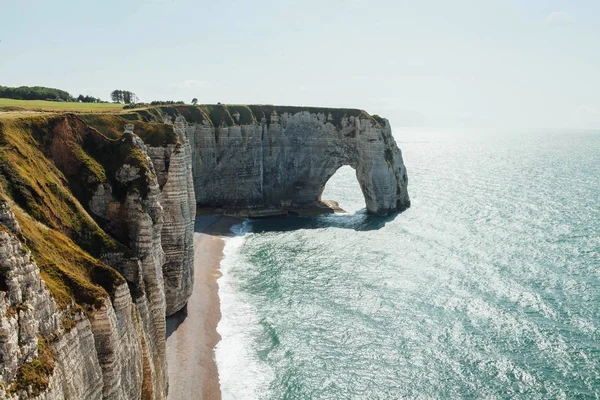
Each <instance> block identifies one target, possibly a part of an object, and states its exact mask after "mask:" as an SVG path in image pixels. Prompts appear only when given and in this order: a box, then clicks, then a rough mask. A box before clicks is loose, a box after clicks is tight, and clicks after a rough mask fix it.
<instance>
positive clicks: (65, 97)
mask: <svg viewBox="0 0 600 400" xmlns="http://www.w3.org/2000/svg"><path fill="white" fill-rule="evenodd" d="M0 97H3V98H6V99H15V100H52V101H74V99H73V97H72V96H71V95H70V94H69V93H68V92H65V91H64V90H60V89H54V88H48V87H44V86H19V87H7V86H0Z"/></svg>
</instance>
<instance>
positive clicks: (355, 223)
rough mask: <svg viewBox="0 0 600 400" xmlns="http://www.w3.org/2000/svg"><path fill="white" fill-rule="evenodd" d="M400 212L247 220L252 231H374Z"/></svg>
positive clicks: (359, 212)
mask: <svg viewBox="0 0 600 400" xmlns="http://www.w3.org/2000/svg"><path fill="white" fill-rule="evenodd" d="M398 214H400V212H397V213H394V214H389V215H386V216H378V215H371V214H368V213H367V209H366V208H364V209H362V210H359V211H357V212H356V213H354V214H326V215H319V216H316V217H305V216H292V215H288V216H281V217H268V218H255V219H250V220H249V224H250V226H249V228H250V231H252V232H257V233H258V232H288V231H293V230H296V229H321V228H340V229H352V230H355V231H375V230H378V229H381V228H383V227H384V226H385V225H386V224H387V223H388V222H391V221H393V220H394V219H395V218H396V216H398Z"/></svg>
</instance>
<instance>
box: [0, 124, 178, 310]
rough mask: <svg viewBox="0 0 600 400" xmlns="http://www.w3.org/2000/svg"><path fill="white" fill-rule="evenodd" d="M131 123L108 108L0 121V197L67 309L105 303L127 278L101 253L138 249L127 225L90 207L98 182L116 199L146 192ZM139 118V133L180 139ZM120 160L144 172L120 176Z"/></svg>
mask: <svg viewBox="0 0 600 400" xmlns="http://www.w3.org/2000/svg"><path fill="white" fill-rule="evenodd" d="M127 122H128V121H127V120H125V119H123V118H121V117H119V116H116V115H108V114H98V115H95V114H90V115H74V114H29V115H28V116H27V117H19V118H9V119H0V200H6V201H8V202H9V204H10V206H11V209H12V210H13V212H14V213H15V217H16V219H17V221H18V222H19V224H20V226H21V229H22V235H23V238H24V239H25V243H26V245H27V247H28V248H29V249H30V250H31V252H32V254H33V256H34V259H35V261H36V262H37V264H38V266H39V267H40V270H41V276H42V278H43V279H44V281H45V282H46V284H47V286H48V288H49V290H50V293H51V294H52V296H53V298H54V299H55V300H56V301H57V303H58V304H59V305H61V306H63V307H65V306H67V305H69V304H71V303H75V304H77V305H78V306H80V307H81V308H82V309H84V310H85V309H89V308H90V307H97V306H99V305H100V304H102V303H103V301H104V298H105V297H106V295H112V294H113V293H114V290H115V288H116V286H117V285H120V284H122V283H123V282H124V278H123V277H122V276H121V275H120V274H119V273H118V272H117V271H116V270H114V269H113V268H111V267H109V266H107V265H106V264H104V263H103V262H102V261H100V258H101V257H102V256H103V255H104V254H108V253H120V254H124V255H125V257H132V256H133V254H134V253H133V252H132V250H131V249H130V248H128V247H127V241H126V239H127V235H126V234H121V231H123V230H124V228H123V227H121V226H120V225H119V226H117V227H116V228H114V227H112V226H110V227H109V226H107V225H106V221H103V220H102V219H101V218H99V217H93V216H92V214H91V211H90V209H89V207H90V200H91V198H92V195H93V193H94V190H95V189H96V187H97V186H98V185H99V184H100V183H102V184H106V183H108V184H110V186H111V187H112V190H113V193H112V194H113V197H114V198H115V199H116V200H117V201H122V200H123V198H124V196H125V194H126V193H128V192H132V191H135V192H137V193H139V194H140V195H142V196H144V195H145V192H146V191H147V189H148V182H147V179H148V178H147V176H148V174H146V173H143V172H144V171H148V170H149V165H148V162H147V160H146V158H145V156H144V155H143V154H141V151H140V149H139V148H138V147H137V146H134V145H133V142H132V140H131V139H130V140H127V137H125V136H123V127H124V125H125V124H126V123H127ZM136 124H137V125H138V128H139V129H138V132H137V133H138V134H139V135H140V136H141V137H143V136H145V135H146V136H148V137H149V138H150V139H151V140H156V141H158V142H161V144H162V143H167V142H170V143H174V144H176V143H178V142H177V140H178V139H177V136H176V135H174V133H173V127H172V126H170V125H165V124H148V123H144V122H138V123H136ZM123 164H129V165H134V166H136V167H138V168H139V169H140V170H141V171H142V173H141V174H140V176H141V177H140V178H139V179H135V180H133V181H130V182H127V183H120V182H118V180H116V179H115V175H116V174H117V171H118V170H119V169H120V168H121V166H122V165H123ZM0 228H1V227H0ZM108 228H110V229H108ZM108 232H110V234H109V233H108Z"/></svg>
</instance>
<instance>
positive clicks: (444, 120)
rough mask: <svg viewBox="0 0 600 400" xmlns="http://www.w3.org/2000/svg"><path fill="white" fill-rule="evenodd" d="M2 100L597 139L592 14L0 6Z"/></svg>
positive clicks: (356, 0) (306, 0)
mask: <svg viewBox="0 0 600 400" xmlns="http://www.w3.org/2000/svg"><path fill="white" fill-rule="evenodd" d="M0 15H1V16H2V18H1V20H2V23H1V24H0V85H4V86H21V85H26V86H35V85H40V86H50V87H56V88H61V89H64V90H67V91H69V92H70V93H71V94H73V95H78V94H80V93H81V94H88V95H92V96H96V97H100V98H102V99H105V100H108V99H109V94H110V92H111V91H112V90H113V89H124V90H131V91H133V92H135V93H136V94H137V95H138V97H139V98H140V99H141V101H147V102H149V101H152V100H182V101H186V102H190V101H191V99H192V98H194V97H195V98H198V100H199V102H200V103H216V102H221V103H234V104H242V103H259V104H285V105H311V106H327V107H352V108H362V109H365V110H367V111H368V112H370V113H372V114H379V115H381V116H384V117H387V118H388V119H390V121H391V122H392V125H393V126H435V127H453V128H454V127H458V128H460V127H475V128H494V127H495V128H499V127H500V128H515V129H537V128H553V129H563V128H564V129H566V128H569V129H571V128H572V129H600V1H598V0H570V1H563V0H521V1H517V0H503V1H500V0H452V1H449V0H414V1H403V0H302V1H300V0H298V1H291V0H278V1H266V0H252V1H250V0H248V1H241V0H229V1H215V0H211V1H203V0H151V1H143V2H142V1H133V0H127V1H124V0H121V1H113V0H103V1H92V0H90V1H81V0H74V1H71V0H54V1H49V0H44V1H42V0H11V1H6V0H0Z"/></svg>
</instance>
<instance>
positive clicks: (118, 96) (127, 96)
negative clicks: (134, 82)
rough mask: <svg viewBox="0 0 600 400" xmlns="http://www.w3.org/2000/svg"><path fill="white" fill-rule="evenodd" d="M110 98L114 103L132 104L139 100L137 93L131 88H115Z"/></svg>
mask: <svg viewBox="0 0 600 400" xmlns="http://www.w3.org/2000/svg"><path fill="white" fill-rule="evenodd" d="M110 99H111V100H112V101H113V103H124V104H132V103H137V102H138V101H139V99H138V97H137V96H136V95H135V93H133V92H131V91H129V90H118V89H117V90H113V91H112V92H110Z"/></svg>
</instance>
